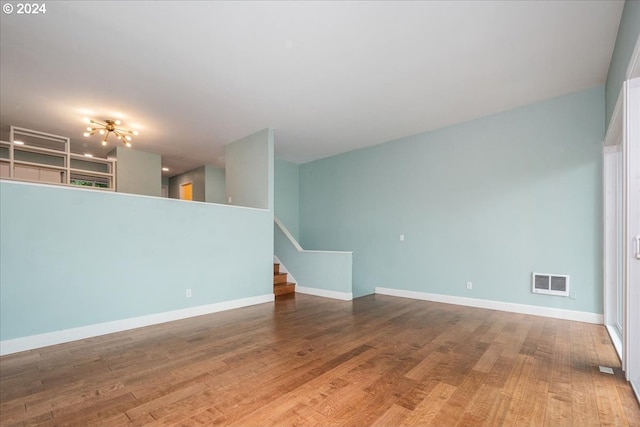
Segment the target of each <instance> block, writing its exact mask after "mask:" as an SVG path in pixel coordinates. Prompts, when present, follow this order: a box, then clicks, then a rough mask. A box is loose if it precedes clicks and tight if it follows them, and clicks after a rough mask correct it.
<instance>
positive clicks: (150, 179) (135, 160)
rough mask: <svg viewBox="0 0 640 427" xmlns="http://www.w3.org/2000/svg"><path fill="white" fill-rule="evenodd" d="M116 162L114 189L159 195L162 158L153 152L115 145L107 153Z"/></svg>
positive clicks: (146, 194)
mask: <svg viewBox="0 0 640 427" xmlns="http://www.w3.org/2000/svg"><path fill="white" fill-rule="evenodd" d="M109 155H110V156H115V157H116V159H117V160H118V161H117V163H116V191H118V192H120V193H131V194H141V195H145V196H155V197H160V196H161V195H162V158H161V157H160V156H159V155H157V154H153V153H146V152H144V151H137V150H132V149H131V148H126V147H116V148H115V149H114V150H112V151H111V153H109Z"/></svg>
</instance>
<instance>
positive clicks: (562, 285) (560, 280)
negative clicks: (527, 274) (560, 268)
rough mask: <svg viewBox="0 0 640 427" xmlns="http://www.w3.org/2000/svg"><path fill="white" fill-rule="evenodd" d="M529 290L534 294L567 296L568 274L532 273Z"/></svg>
mask: <svg viewBox="0 0 640 427" xmlns="http://www.w3.org/2000/svg"><path fill="white" fill-rule="evenodd" d="M531 291H532V292H533V293H534V294H547V295H558V296H561V297H568V296H569V276H566V275H563V274H542V273H533V280H532V283H531Z"/></svg>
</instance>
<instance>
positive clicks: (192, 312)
mask: <svg viewBox="0 0 640 427" xmlns="http://www.w3.org/2000/svg"><path fill="white" fill-rule="evenodd" d="M272 301H274V295H273V294H267V295H258V296H255V297H248V298H240V299H236V300H231V301H224V302H218V303H215V304H208V305H201V306H197V307H189V308H184V309H181V310H173V311H167V312H164V313H157V314H149V315H147V316H140V317H133V318H130V319H123V320H114V321H112V322H105V323H96V324H93V325H87V326H80V327H78V328H72V329H64V330H62V331H54V332H47V333H44V334H38V335H30V336H28V337H20V338H14V339H10V340H4V341H0V356H4V355H6V354H12V353H18V352H20V351H26V350H33V349H35V348H41V347H47V346H50V345H56V344H62V343H65V342H70V341H77V340H82V339H85V338H92V337H97V336H99V335H106V334H112V333H114V332H122V331H126V330H129V329H136V328H142V327H145V326H151V325H157V324H159V323H165V322H172V321H174V320H180V319H186V318H189V317H195V316H201V315H203V314H210V313H216V312H219V311H225V310H231V309H234V308H240V307H247V306H250V305H256V304H262V303H266V302H272Z"/></svg>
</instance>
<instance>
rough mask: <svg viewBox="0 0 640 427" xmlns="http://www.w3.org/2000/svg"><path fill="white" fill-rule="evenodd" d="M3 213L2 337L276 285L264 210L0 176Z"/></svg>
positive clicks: (269, 218) (194, 303)
mask: <svg viewBox="0 0 640 427" xmlns="http://www.w3.org/2000/svg"><path fill="white" fill-rule="evenodd" d="M0 220H1V221H0V236H2V238H1V239H0V265H1V266H2V268H1V271H0V340H3V341H4V340H8V339H13V338H18V337H24V336H29V335H34V334H40V333H45V332H52V331H56V330H64V329H69V328H75V327H79V326H85V325H91V324H95V323H101V322H107V321H112V320H119V319H126V318H131V317H137V316H143V315H148V314H153V313H162V312H166V311H171V310H177V309H182V308H187V307H192V306H200V305H206V304H212V303H216V302H222V301H229V300H234V299H239V298H245V297H252V296H258V295H268V294H271V293H272V292H273V289H272V287H273V273H272V270H273V267H272V262H273V214H272V212H270V211H266V210H256V209H245V208H239V207H234V206H223V205H214V204H207V203H195V202H184V201H180V200H173V199H165V198H154V197H139V196H133V195H127V194H118V193H111V192H101V191H92V190H83V189H75V188H66V187H54V186H41V185H33V184H23V183H15V182H7V181H1V182H0ZM187 288H191V289H192V292H193V297H192V298H185V290H186V289H187Z"/></svg>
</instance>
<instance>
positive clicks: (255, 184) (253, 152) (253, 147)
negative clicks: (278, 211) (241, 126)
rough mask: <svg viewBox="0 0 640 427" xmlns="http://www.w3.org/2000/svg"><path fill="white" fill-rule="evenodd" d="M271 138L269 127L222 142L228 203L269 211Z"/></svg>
mask: <svg viewBox="0 0 640 427" xmlns="http://www.w3.org/2000/svg"><path fill="white" fill-rule="evenodd" d="M273 138H274V137H273V129H264V130H261V131H260V132H257V133H254V134H253V135H249V136H247V137H245V138H242V139H240V140H238V141H235V142H232V143H230V144H227V145H226V146H225V150H224V151H225V168H226V179H225V187H226V195H227V197H231V199H232V201H231V203H230V204H232V205H237V206H248V207H253V208H262V209H269V210H271V211H273V169H274V166H273V162H274V160H273Z"/></svg>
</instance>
